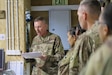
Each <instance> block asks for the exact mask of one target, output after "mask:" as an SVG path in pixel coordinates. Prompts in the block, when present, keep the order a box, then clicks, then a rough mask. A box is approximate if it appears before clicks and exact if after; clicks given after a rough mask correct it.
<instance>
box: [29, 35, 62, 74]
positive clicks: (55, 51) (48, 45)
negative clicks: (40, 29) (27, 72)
mask: <svg viewBox="0 0 112 75" xmlns="http://www.w3.org/2000/svg"><path fill="white" fill-rule="evenodd" d="M31 50H32V51H38V52H41V53H43V54H45V55H47V59H46V61H43V60H41V59H39V58H36V59H35V60H36V63H37V64H36V67H34V68H33V71H32V75H57V71H58V62H59V61H60V60H61V59H62V57H63V56H64V50H63V46H62V42H61V39H60V37H59V36H57V35H55V34H53V33H48V35H47V36H46V37H40V36H38V35H37V36H36V37H35V38H34V39H33V42H32V45H31ZM38 65H39V66H40V65H41V67H38Z"/></svg>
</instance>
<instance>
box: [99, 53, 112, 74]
mask: <svg viewBox="0 0 112 75" xmlns="http://www.w3.org/2000/svg"><path fill="white" fill-rule="evenodd" d="M99 75H112V55H111V56H110V57H109V58H108V60H107V62H106V63H105V65H104V66H103V69H102V71H101V72H100V74H99Z"/></svg>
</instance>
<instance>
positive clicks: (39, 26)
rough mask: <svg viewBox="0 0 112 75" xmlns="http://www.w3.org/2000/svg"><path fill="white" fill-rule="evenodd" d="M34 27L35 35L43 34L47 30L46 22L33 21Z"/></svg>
mask: <svg viewBox="0 0 112 75" xmlns="http://www.w3.org/2000/svg"><path fill="white" fill-rule="evenodd" d="M34 29H35V31H36V33H37V35H39V36H44V35H46V32H47V24H45V23H44V22H43V21H37V22H34Z"/></svg>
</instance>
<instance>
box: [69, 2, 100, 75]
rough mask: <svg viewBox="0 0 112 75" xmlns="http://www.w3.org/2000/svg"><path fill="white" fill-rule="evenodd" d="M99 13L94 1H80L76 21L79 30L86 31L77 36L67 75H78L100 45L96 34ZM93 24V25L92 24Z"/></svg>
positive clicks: (98, 5)
mask: <svg viewBox="0 0 112 75" xmlns="http://www.w3.org/2000/svg"><path fill="white" fill-rule="evenodd" d="M100 12H101V6H100V3H99V2H98V1H96V0H83V1H81V3H80V5H79V9H78V19H79V23H80V25H81V28H83V29H86V30H87V31H86V32H85V33H83V34H82V35H80V36H79V38H78V39H77V40H76V43H75V46H74V52H73V53H72V57H71V58H70V63H69V75H78V73H79V72H80V70H81V69H82V68H83V67H84V66H85V64H86V62H87V61H88V59H89V57H90V55H91V54H92V53H93V52H94V51H95V49H96V48H98V47H99V46H100V45H101V40H100V38H99V34H98V27H99V26H98V25H97V24H96V23H95V21H96V20H98V18H99V15H100ZM94 23H95V24H94Z"/></svg>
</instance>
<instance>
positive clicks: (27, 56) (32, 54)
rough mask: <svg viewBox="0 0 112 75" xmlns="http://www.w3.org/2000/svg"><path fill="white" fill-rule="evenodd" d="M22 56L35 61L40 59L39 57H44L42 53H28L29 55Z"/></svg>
mask: <svg viewBox="0 0 112 75" xmlns="http://www.w3.org/2000/svg"><path fill="white" fill-rule="evenodd" d="M21 56H22V57H24V58H25V59H33V58H38V57H40V56H42V53H40V52H28V53H23V54H22V55H21Z"/></svg>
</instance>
